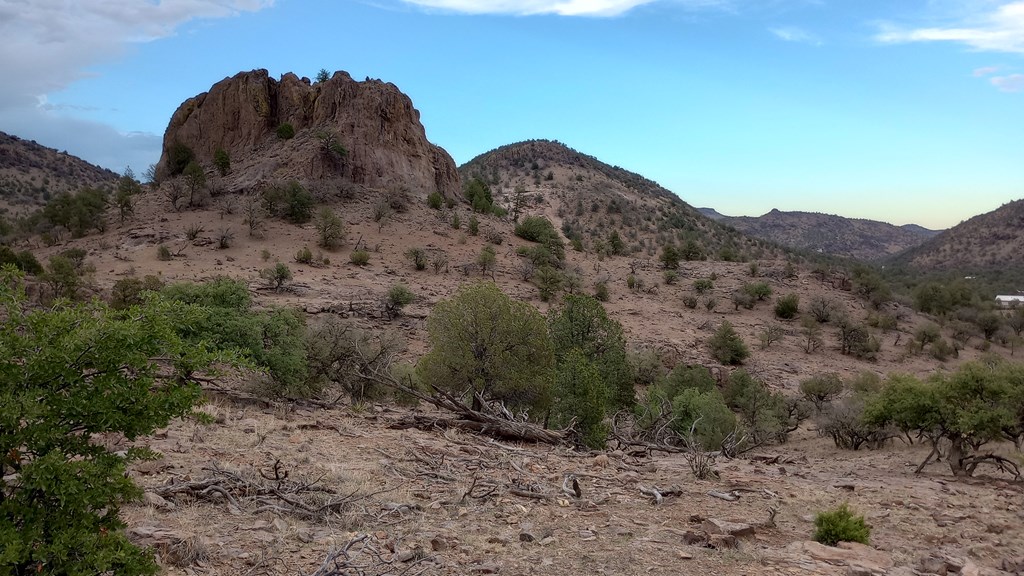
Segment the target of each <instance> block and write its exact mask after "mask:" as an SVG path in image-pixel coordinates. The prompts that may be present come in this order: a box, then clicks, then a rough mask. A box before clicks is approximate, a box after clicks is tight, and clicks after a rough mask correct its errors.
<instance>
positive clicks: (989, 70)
mask: <svg viewBox="0 0 1024 576" xmlns="http://www.w3.org/2000/svg"><path fill="white" fill-rule="evenodd" d="M996 72H999V66H983V67H981V68H975V69H974V72H972V73H971V74H972V75H973V76H974V77H975V78H984V77H985V76H991V75H993V74H995V73H996Z"/></svg>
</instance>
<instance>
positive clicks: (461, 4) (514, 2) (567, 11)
mask: <svg viewBox="0 0 1024 576" xmlns="http://www.w3.org/2000/svg"><path fill="white" fill-rule="evenodd" d="M654 1H656V0H492V1H488V0H405V2H408V3H411V4H416V5H419V6H423V7H426V8H440V9H442V10H451V11H454V12H464V13H467V14H518V15H534V14H558V15H560V16H618V15H620V14H623V13H625V12H628V11H630V10H632V9H633V8H636V7H637V6H642V5H644V4H650V3H652V2H654Z"/></svg>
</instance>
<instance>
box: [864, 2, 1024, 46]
mask: <svg viewBox="0 0 1024 576" xmlns="http://www.w3.org/2000/svg"><path fill="white" fill-rule="evenodd" d="M875 38H876V40H878V41H880V42H886V43H907V42H957V43H960V44H965V45H967V46H969V47H971V48H973V49H975V50H982V51H988V52H1012V53H1018V54H1024V1H1014V2H1006V3H1003V4H1001V5H1000V6H998V7H997V8H995V9H994V10H992V9H988V10H987V11H984V12H980V13H976V14H973V15H970V16H966V17H964V18H963V20H962V21H960V22H955V23H952V24H951V25H949V26H938V27H928V28H903V27H899V26H894V25H892V24H888V25H886V26H884V27H883V29H882V31H881V32H880V33H879V34H878V35H876V36H875Z"/></svg>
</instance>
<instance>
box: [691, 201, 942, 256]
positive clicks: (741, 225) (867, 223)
mask: <svg viewBox="0 0 1024 576" xmlns="http://www.w3.org/2000/svg"><path fill="white" fill-rule="evenodd" d="M701 212H702V213H704V214H705V215H707V216H709V217H710V218H714V219H715V220H718V221H719V222H722V223H723V224H728V225H729V226H732V227H733V228H736V229H737V230H739V231H741V232H744V233H746V234H749V235H751V236H755V237H757V238H763V239H765V240H770V241H772V242H776V243H778V244H781V245H783V246H788V247H791V248H795V249H798V250H804V251H807V252H816V253H821V254H828V255H831V256H840V257H844V258H855V259H857V260H864V261H874V260H879V259H881V258H885V257H886V256H891V255H893V254H898V253H899V252H902V251H904V250H907V249H909V248H912V247H914V246H918V245H920V244H921V243H923V242H925V241H926V240H928V239H929V238H931V237H933V236H935V235H936V234H938V232H937V231H933V230H928V229H926V228H923V227H921V226H916V225H907V226H894V225H892V224H889V223H886V222H878V221H875V220H864V219H861V218H846V217H843V216H836V215H833V214H821V213H817V212H782V211H780V210H772V211H771V212H768V213H767V214H764V215H763V216H757V217H752V216H725V215H723V214H719V213H718V212H716V211H715V210H714V209H711V208H702V209H701Z"/></svg>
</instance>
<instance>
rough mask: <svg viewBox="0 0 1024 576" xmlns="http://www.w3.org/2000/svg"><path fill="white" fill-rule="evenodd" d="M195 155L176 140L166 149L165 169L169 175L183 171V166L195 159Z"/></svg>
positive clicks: (175, 174)
mask: <svg viewBox="0 0 1024 576" xmlns="http://www.w3.org/2000/svg"><path fill="white" fill-rule="evenodd" d="M195 158H196V155H195V153H194V152H192V149H191V148H189V147H188V146H187V145H186V144H183V143H181V142H178V141H174V142H173V143H171V147H170V148H168V150H167V161H168V164H167V169H168V171H169V172H170V175H171V176H177V175H178V174H181V173H182V172H184V171H185V167H186V166H188V165H189V163H191V162H192V161H193V160H195Z"/></svg>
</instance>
